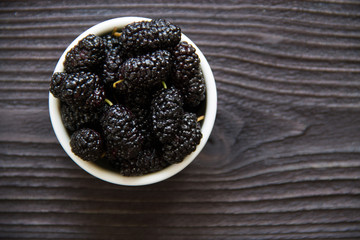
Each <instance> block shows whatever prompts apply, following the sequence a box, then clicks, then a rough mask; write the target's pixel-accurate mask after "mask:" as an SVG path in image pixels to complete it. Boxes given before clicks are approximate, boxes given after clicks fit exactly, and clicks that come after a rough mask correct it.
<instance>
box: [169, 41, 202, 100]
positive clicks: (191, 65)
mask: <svg viewBox="0 0 360 240" xmlns="http://www.w3.org/2000/svg"><path fill="white" fill-rule="evenodd" d="M173 56H174V65H173V79H172V80H173V82H174V85H175V86H176V87H177V88H179V89H180V90H181V93H182V94H183V96H184V103H185V105H188V106H190V107H196V106H197V105H199V104H200V102H201V101H203V100H204V99H205V81H204V78H203V74H202V71H201V69H200V59H199V56H198V55H197V54H196V50H195V48H194V47H193V46H191V45H190V44H188V43H187V42H180V43H179V44H178V45H177V46H176V47H175V49H174V51H173Z"/></svg>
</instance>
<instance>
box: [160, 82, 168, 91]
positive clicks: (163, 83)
mask: <svg viewBox="0 0 360 240" xmlns="http://www.w3.org/2000/svg"><path fill="white" fill-rule="evenodd" d="M161 84H162V85H163V87H164V88H165V89H167V86H166V83H165V81H162V82H161Z"/></svg>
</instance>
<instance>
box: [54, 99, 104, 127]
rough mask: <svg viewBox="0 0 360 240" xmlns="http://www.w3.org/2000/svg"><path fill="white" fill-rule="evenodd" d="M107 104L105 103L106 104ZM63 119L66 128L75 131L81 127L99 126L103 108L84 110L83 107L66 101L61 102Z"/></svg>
mask: <svg viewBox="0 0 360 240" xmlns="http://www.w3.org/2000/svg"><path fill="white" fill-rule="evenodd" d="M104 106H105V105H104ZM60 109H61V120H62V122H63V124H64V126H65V128H66V129H67V130H68V131H70V132H74V131H76V130H79V129H81V128H85V127H87V128H92V129H97V128H99V127H98V125H99V121H100V120H99V119H100V115H101V110H102V109H99V111H84V110H82V109H81V108H77V107H73V106H69V105H67V104H66V103H62V104H61V108H60Z"/></svg>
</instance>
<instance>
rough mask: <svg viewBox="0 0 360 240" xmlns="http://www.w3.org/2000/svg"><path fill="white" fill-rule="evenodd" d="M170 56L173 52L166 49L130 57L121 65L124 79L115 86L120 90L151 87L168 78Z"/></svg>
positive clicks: (129, 90)
mask: <svg viewBox="0 0 360 240" xmlns="http://www.w3.org/2000/svg"><path fill="white" fill-rule="evenodd" d="M170 58H171V54H170V52H169V51H166V50H158V51H155V52H153V53H148V54H145V55H142V56H139V57H135V58H129V59H128V60H126V61H125V62H124V64H123V65H122V67H121V76H122V78H123V79H124V81H123V82H120V83H119V84H116V86H115V87H116V88H117V89H118V90H119V91H120V92H133V91H139V89H146V88H147V89H151V88H152V87H154V86H155V85H156V84H160V83H161V82H162V81H166V79H167V78H168V76H169V73H170V69H171V62H170Z"/></svg>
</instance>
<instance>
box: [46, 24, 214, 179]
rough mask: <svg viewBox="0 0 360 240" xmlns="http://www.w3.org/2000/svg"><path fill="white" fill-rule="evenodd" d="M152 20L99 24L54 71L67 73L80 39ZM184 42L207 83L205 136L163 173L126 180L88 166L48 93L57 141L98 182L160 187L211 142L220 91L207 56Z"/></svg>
mask: <svg viewBox="0 0 360 240" xmlns="http://www.w3.org/2000/svg"><path fill="white" fill-rule="evenodd" d="M150 20H151V19H149V18H143V17H118V18H113V19H109V20H106V21H103V22H100V23H98V24H96V25H94V26H92V27H90V28H89V29H87V30H86V31H84V32H83V33H81V34H80V35H79V36H78V37H77V38H75V40H74V41H72V42H71V44H70V45H69V46H68V47H67V48H66V50H65V51H64V52H63V54H62V55H61V57H60V59H59V61H58V62H57V64H56V67H55V69H54V73H55V72H63V71H64V66H63V63H64V60H65V56H66V53H67V52H68V51H69V50H70V49H71V48H73V47H74V46H75V45H76V44H77V43H78V42H79V41H80V40H81V39H83V38H85V37H86V36H87V35H88V34H95V35H97V36H101V35H104V34H106V33H109V32H111V31H112V30H113V28H114V27H115V26H116V27H118V28H123V27H124V26H126V25H127V24H129V23H132V22H137V21H150ZM181 41H186V42H188V43H189V44H191V45H192V46H193V47H194V48H195V49H196V53H197V54H198V56H199V58H200V66H201V69H202V71H203V75H204V79H205V86H206V107H205V118H204V120H203V123H202V127H201V132H202V135H203V137H202V139H201V141H200V143H199V144H198V146H197V147H196V149H195V151H194V152H192V153H191V154H190V155H188V156H187V157H185V159H184V160H183V161H182V162H180V163H177V164H172V165H170V166H169V167H167V168H165V169H163V170H160V171H158V172H154V173H149V174H146V175H143V176H130V177H128V176H123V175H121V174H119V173H116V172H114V171H111V170H108V169H105V168H102V167H101V166H99V165H97V164H95V163H93V162H87V161H84V160H82V159H81V158H79V157H78V156H76V155H75V154H74V153H73V152H72V151H71V147H70V144H69V143H70V136H69V134H68V133H67V131H66V129H65V127H64V125H63V123H62V120H61V114H60V100H59V99H57V98H55V97H54V96H53V95H52V94H51V93H50V92H49V114H50V120H51V124H52V127H53V130H54V132H55V135H56V138H57V139H58V141H59V143H60V145H61V146H62V148H63V149H64V151H65V152H66V153H67V155H68V156H69V157H70V158H71V159H72V160H73V161H74V162H75V163H76V164H77V165H78V166H79V167H80V168H82V169H83V170H85V171H86V172H88V173H89V174H91V175H93V176H94V177H96V178H99V179H101V180H103V181H106V182H110V183H113V184H117V185H123V186H143V185H148V184H153V183H157V182H160V181H163V180H166V179H168V178H170V177H172V176H174V175H175V174H177V173H179V172H181V171H182V170H183V169H184V168H185V167H187V166H188V165H189V164H190V163H191V162H192V161H193V160H194V159H195V158H196V156H197V155H198V154H199V153H200V152H201V150H202V149H203V148H204V146H205V144H206V142H207V140H208V139H209V136H210V133H211V131H212V128H213V126H214V123H215V117H216V111H217V91H216V84H215V79H214V75H213V73H212V70H211V68H210V65H209V63H208V61H207V60H206V58H205V56H204V54H203V53H202V52H201V51H200V49H199V48H198V47H197V46H196V45H195V44H194V43H193V42H192V41H191V40H190V39H189V38H188V37H187V36H186V35H185V34H183V33H182V36H181Z"/></svg>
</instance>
